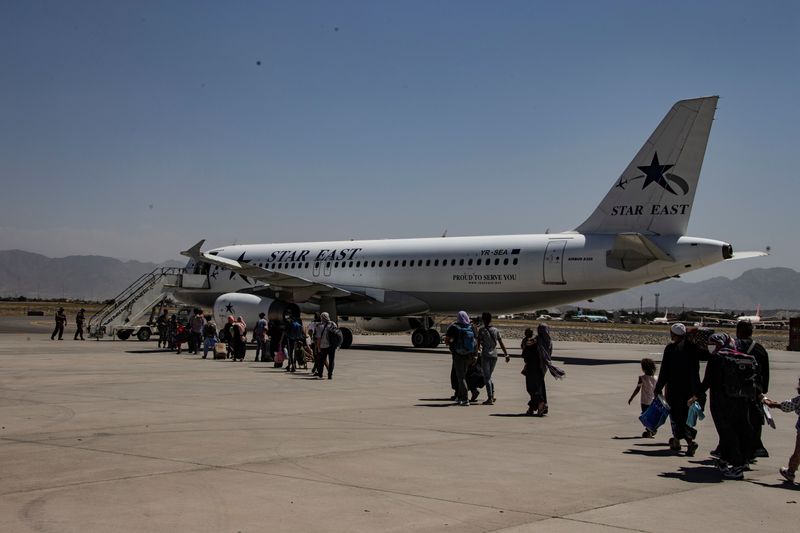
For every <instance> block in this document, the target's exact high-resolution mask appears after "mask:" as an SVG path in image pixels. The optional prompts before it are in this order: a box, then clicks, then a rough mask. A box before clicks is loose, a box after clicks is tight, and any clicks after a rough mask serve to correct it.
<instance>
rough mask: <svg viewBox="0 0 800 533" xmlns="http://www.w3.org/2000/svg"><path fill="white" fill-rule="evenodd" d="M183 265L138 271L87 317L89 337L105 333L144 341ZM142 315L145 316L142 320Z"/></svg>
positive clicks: (179, 278)
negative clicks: (134, 276)
mask: <svg viewBox="0 0 800 533" xmlns="http://www.w3.org/2000/svg"><path fill="white" fill-rule="evenodd" d="M182 277H183V269H182V268H176V267H159V268H156V269H155V270H153V271H152V272H150V273H148V274H144V275H142V276H141V277H140V278H139V279H137V280H136V281H134V282H133V283H132V284H131V285H130V286H129V287H128V288H127V289H125V290H124V291H122V292H121V293H120V294H119V295H117V297H116V298H114V299H113V300H111V301H110V302H109V303H108V304H107V305H106V306H104V307H103V308H101V309H100V310H99V311H98V312H97V313H95V314H94V315H93V316H92V317H91V318H90V319H89V325H88V332H89V336H90V337H94V338H96V339H98V340H99V339H101V338H103V337H104V336H106V335H109V336H116V337H117V338H118V339H120V340H127V339H129V338H130V337H131V336H135V337H136V338H137V339H139V340H140V341H147V340H149V339H150V336H151V335H152V334H153V333H156V329H155V318H156V317H157V314H158V312H159V310H160V308H161V307H162V306H163V304H164V303H165V300H166V299H167V297H168V296H169V294H170V290H171V289H172V288H174V287H180V286H181V283H182ZM144 317H147V318H146V320H144V321H142V319H143V318H144Z"/></svg>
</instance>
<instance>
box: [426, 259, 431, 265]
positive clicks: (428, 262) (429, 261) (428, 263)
mask: <svg viewBox="0 0 800 533" xmlns="http://www.w3.org/2000/svg"><path fill="white" fill-rule="evenodd" d="M425 266H428V267H429V266H431V260H430V259H428V260H427V261H425Z"/></svg>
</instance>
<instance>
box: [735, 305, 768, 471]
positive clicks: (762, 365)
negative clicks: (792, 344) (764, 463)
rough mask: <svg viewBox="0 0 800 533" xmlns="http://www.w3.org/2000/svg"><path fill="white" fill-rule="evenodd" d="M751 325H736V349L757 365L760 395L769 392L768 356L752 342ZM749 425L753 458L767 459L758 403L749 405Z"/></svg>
mask: <svg viewBox="0 0 800 533" xmlns="http://www.w3.org/2000/svg"><path fill="white" fill-rule="evenodd" d="M752 337H753V324H752V323H751V322H749V321H745V320H741V321H739V322H738V323H737V324H736V349H737V350H739V351H740V352H742V353H746V354H749V355H752V356H753V357H755V358H756V363H758V386H759V392H760V393H761V394H767V392H769V354H768V353H767V350H766V349H765V348H764V347H763V346H762V345H761V344H760V343H758V342H756V341H754V340H753V338H752ZM750 423H751V424H752V426H753V443H752V446H751V447H752V449H753V458H755V457H769V452H767V450H766V449H765V448H764V443H763V442H762V441H761V430H762V429H763V428H764V410H763V408H762V404H761V402H759V401H755V402H751V403H750Z"/></svg>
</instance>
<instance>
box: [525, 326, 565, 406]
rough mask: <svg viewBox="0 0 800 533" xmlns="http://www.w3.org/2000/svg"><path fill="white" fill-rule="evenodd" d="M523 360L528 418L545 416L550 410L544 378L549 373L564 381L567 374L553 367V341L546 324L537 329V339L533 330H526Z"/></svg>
mask: <svg viewBox="0 0 800 533" xmlns="http://www.w3.org/2000/svg"><path fill="white" fill-rule="evenodd" d="M522 358H523V360H524V361H525V367H524V368H523V369H522V373H523V374H525V388H526V389H527V390H528V395H529V396H530V401H529V402H528V411H527V412H526V413H525V414H527V415H528V416H540V417H541V416H545V415H546V414H547V413H548V412H549V410H550V408H549V404H548V402H547V388H546V386H545V381H544V376H545V374H546V373H547V372H550V374H551V375H552V376H553V377H554V378H556V379H562V378H563V377H564V376H565V375H566V372H564V371H563V370H562V369H560V368H558V367H557V366H555V365H553V362H552V359H553V340H552V338H551V337H550V328H548V327H547V325H546V324H539V326H538V327H537V328H536V337H534V336H533V330H532V329H530V328H528V329H526V330H525V337H524V338H523V339H522Z"/></svg>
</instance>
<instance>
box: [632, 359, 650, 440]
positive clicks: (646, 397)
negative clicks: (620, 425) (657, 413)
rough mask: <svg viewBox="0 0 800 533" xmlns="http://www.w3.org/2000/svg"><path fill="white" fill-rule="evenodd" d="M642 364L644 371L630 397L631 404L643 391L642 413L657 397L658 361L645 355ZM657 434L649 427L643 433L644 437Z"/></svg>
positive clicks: (640, 403) (641, 400)
mask: <svg viewBox="0 0 800 533" xmlns="http://www.w3.org/2000/svg"><path fill="white" fill-rule="evenodd" d="M641 365H642V372H644V373H643V374H642V375H640V376H639V381H638V382H637V383H636V388H635V389H633V394H631V397H630V398H628V405H630V404H631V402H632V401H633V399H634V398H636V395H637V394H639V393H640V392H641V393H642V395H641V398H640V402H639V405H640V407H641V409H642V413H644V412H645V411H647V409H648V408H649V407H650V404H651V403H653V400H655V398H656V397H655V396H654V395H653V391H654V390H655V388H656V363H655V361H653V360H652V359H650V358H648V357H645V358H644V359H642V361H641ZM655 434H656V432H655V431H650V430H649V429H647V428H645V430H644V433H642V437H644V438H649V439H652V438H653V437H654V436H655Z"/></svg>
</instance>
